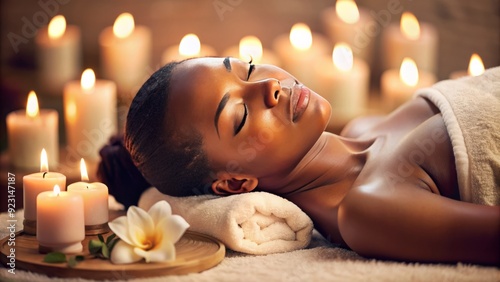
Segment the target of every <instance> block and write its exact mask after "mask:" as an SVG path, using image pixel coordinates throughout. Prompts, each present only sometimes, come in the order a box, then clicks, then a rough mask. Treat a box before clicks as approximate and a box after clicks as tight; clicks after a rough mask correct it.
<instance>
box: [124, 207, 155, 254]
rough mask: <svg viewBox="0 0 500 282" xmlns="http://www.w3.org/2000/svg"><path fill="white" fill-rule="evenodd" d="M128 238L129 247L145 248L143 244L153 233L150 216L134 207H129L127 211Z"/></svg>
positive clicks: (153, 228) (153, 227)
mask: <svg viewBox="0 0 500 282" xmlns="http://www.w3.org/2000/svg"><path fill="white" fill-rule="evenodd" d="M127 219H128V232H129V238H130V240H131V241H132V244H131V245H134V246H136V247H140V248H145V247H147V246H146V245H145V244H144V243H145V242H148V241H149V239H148V238H149V237H152V236H153V235H154V232H155V226H154V222H153V219H151V216H150V215H149V214H148V213H147V212H146V211H144V210H143V209H140V208H138V207H136V206H131V207H130V208H129V209H128V211H127Z"/></svg>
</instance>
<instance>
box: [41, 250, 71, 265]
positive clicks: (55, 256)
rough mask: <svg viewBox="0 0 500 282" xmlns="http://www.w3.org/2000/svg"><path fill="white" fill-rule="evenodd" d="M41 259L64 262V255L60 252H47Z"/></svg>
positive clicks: (49, 261) (50, 261)
mask: <svg viewBox="0 0 500 282" xmlns="http://www.w3.org/2000/svg"><path fill="white" fill-rule="evenodd" d="M43 261H44V262H48V263H61V262H66V255H65V254H63V253H61V252H52V253H48V254H47V255H45V257H43Z"/></svg>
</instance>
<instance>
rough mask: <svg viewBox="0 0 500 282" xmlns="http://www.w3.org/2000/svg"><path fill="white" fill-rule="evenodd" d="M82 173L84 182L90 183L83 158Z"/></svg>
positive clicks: (81, 162) (81, 163)
mask: <svg viewBox="0 0 500 282" xmlns="http://www.w3.org/2000/svg"><path fill="white" fill-rule="evenodd" d="M80 173H81V175H82V181H89V175H88V173H87V166H86V165H85V161H84V160H83V158H82V159H81V160H80Z"/></svg>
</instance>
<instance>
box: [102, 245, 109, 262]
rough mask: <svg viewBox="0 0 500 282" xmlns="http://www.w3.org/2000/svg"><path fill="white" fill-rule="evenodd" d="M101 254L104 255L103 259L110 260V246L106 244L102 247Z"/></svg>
mask: <svg viewBox="0 0 500 282" xmlns="http://www.w3.org/2000/svg"><path fill="white" fill-rule="evenodd" d="M101 253H102V256H103V257H105V258H107V259H109V249H108V246H107V245H106V244H103V245H102V249H101Z"/></svg>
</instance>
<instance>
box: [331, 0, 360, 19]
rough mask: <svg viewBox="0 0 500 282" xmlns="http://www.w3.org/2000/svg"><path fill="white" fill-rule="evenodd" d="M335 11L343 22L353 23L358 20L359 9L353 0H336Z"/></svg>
mask: <svg viewBox="0 0 500 282" xmlns="http://www.w3.org/2000/svg"><path fill="white" fill-rule="evenodd" d="M335 13H336V14H337V16H338V17H339V18H340V19H341V20H342V21H344V22H345V23H348V24H355V23H357V22H358V21H359V9H358V5H356V2H354V0H338V1H337V2H336V3H335Z"/></svg>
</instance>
